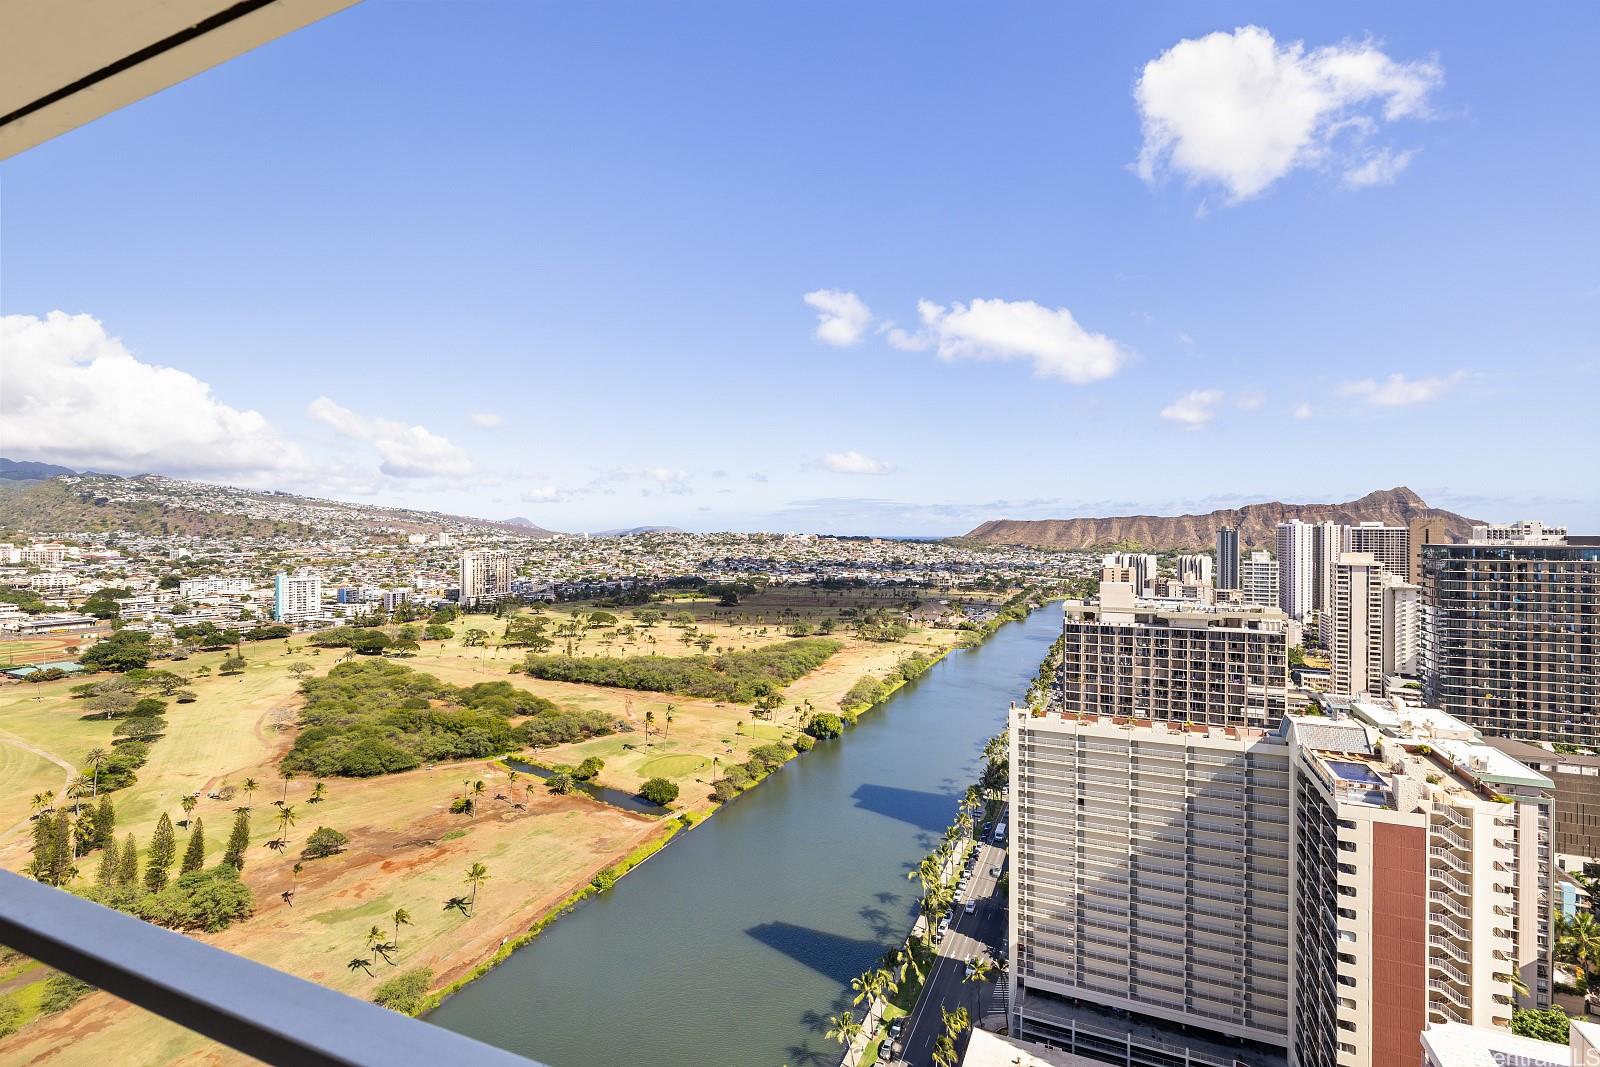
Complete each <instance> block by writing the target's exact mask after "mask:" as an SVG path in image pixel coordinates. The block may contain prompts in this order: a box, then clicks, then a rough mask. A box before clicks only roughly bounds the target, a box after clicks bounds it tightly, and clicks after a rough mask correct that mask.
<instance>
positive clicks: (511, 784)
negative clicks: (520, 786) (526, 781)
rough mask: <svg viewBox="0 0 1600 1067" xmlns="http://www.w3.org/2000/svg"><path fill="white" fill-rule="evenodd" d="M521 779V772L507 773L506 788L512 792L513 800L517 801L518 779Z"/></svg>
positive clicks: (512, 771)
mask: <svg viewBox="0 0 1600 1067" xmlns="http://www.w3.org/2000/svg"><path fill="white" fill-rule="evenodd" d="M521 777H522V772H520V771H516V770H511V771H507V772H506V788H507V789H509V790H510V791H511V798H512V799H513V800H515V799H516V796H517V779H518V778H521Z"/></svg>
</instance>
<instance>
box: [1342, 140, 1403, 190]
mask: <svg viewBox="0 0 1600 1067" xmlns="http://www.w3.org/2000/svg"><path fill="white" fill-rule="evenodd" d="M1416 156H1417V150H1416V149H1415V148H1413V149H1410V150H1408V151H1405V152H1394V151H1391V150H1389V149H1387V148H1380V149H1378V150H1376V151H1374V152H1372V153H1371V154H1370V155H1368V156H1367V157H1366V159H1365V160H1363V161H1362V162H1361V163H1359V164H1356V165H1355V166H1352V167H1350V168H1349V169H1347V170H1346V171H1345V172H1344V183H1345V185H1347V186H1349V187H1350V188H1351V189H1366V188H1368V187H1370V186H1374V185H1393V184H1394V181H1395V179H1396V178H1398V177H1400V172H1401V171H1403V170H1405V169H1406V168H1407V167H1409V166H1411V161H1412V160H1413V159H1415V158H1416Z"/></svg>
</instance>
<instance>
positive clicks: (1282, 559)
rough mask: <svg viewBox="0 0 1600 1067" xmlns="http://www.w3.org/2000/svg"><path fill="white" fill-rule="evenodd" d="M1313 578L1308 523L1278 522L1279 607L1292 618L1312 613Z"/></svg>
mask: <svg viewBox="0 0 1600 1067" xmlns="http://www.w3.org/2000/svg"><path fill="white" fill-rule="evenodd" d="M1315 575H1316V558H1315V552H1314V551H1313V542H1312V526H1311V524H1310V523H1309V522H1301V521H1300V520H1299V519H1290V520H1289V521H1288V522H1280V523H1278V606H1279V607H1281V608H1282V609H1283V612H1284V614H1285V615H1288V616H1289V617H1290V618H1291V619H1296V620H1303V619H1305V617H1306V616H1307V615H1309V614H1311V611H1312V604H1313V590H1314V589H1315V583H1314V581H1313V579H1314V578H1315Z"/></svg>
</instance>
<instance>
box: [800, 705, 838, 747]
mask: <svg viewBox="0 0 1600 1067" xmlns="http://www.w3.org/2000/svg"><path fill="white" fill-rule="evenodd" d="M806 733H808V734H810V735H811V736H812V737H814V738H816V739H817V740H818V741H826V740H828V739H829V738H832V737H838V736H839V735H840V734H842V733H844V720H843V719H841V718H839V716H837V715H835V714H833V713H832V712H831V711H824V712H822V713H820V714H818V715H813V716H811V720H810V721H809V722H807V723H806Z"/></svg>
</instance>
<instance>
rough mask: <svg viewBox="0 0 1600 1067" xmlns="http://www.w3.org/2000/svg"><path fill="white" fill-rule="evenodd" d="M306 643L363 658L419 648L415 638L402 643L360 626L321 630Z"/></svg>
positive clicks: (375, 630)
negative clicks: (350, 652)
mask: <svg viewBox="0 0 1600 1067" xmlns="http://www.w3.org/2000/svg"><path fill="white" fill-rule="evenodd" d="M308 643H310V644H313V645H316V646H317V647H318V648H348V649H349V650H350V651H352V652H355V653H358V654H360V655H363V656H376V655H379V654H381V653H384V652H408V651H409V652H415V651H416V650H417V649H418V648H420V647H421V646H420V645H418V644H417V642H416V639H415V638H412V639H411V640H410V641H409V642H403V641H400V640H399V639H398V638H393V637H390V636H389V635H388V634H386V633H384V632H383V631H382V630H377V629H370V628H367V627H362V626H336V627H334V628H333V629H331V630H322V631H320V632H318V633H314V634H312V635H311V637H310V639H309V642H308ZM397 645H399V646H400V647H396V646H397Z"/></svg>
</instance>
